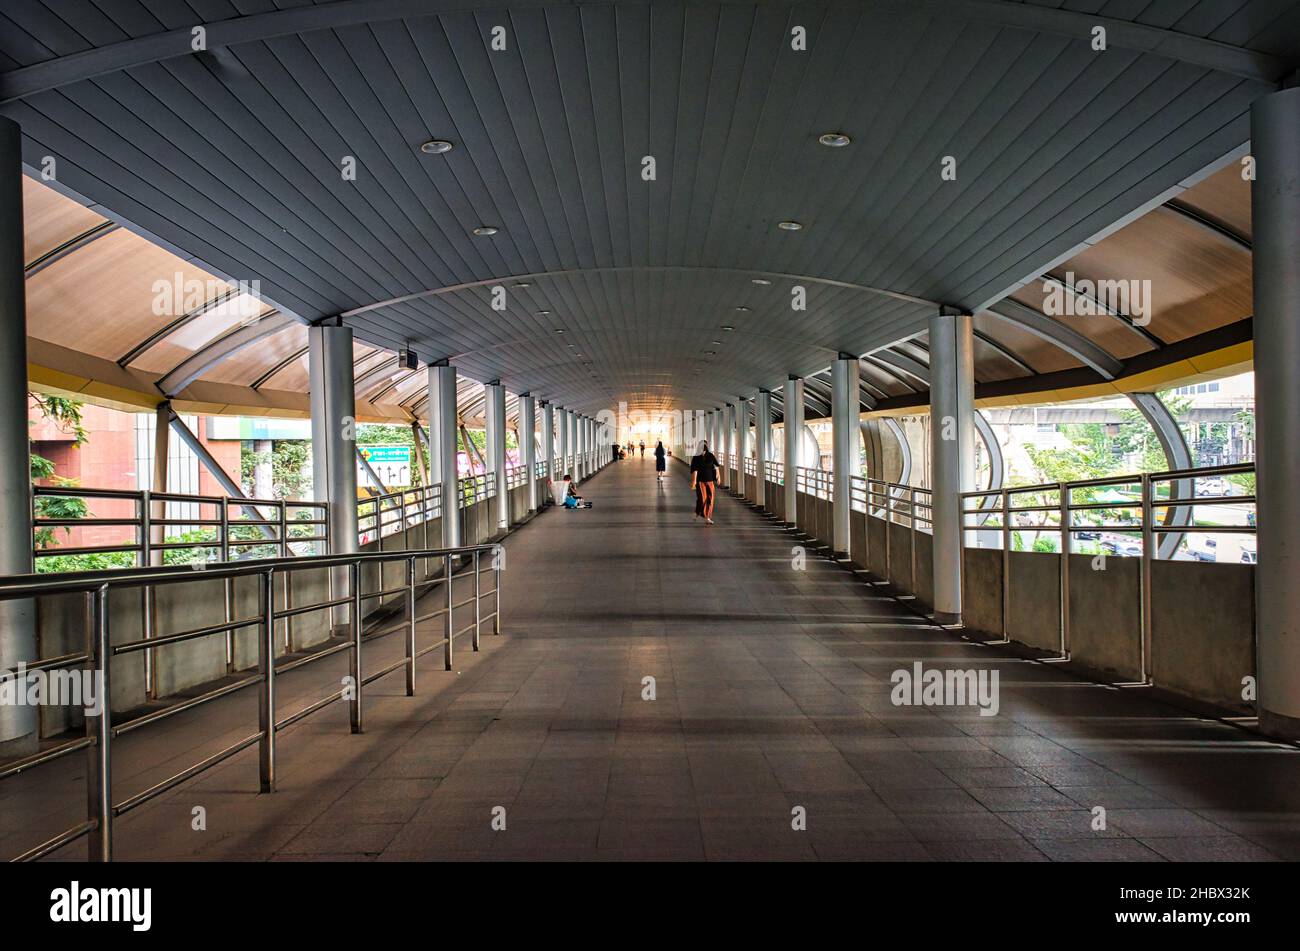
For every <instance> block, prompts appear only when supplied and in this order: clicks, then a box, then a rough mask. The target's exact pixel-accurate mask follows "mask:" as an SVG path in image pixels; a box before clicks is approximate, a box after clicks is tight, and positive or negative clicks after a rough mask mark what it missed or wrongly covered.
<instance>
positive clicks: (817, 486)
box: [795, 466, 835, 501]
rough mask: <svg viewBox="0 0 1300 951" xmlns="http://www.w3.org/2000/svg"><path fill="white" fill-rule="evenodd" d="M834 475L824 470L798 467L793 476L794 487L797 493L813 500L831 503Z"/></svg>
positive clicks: (833, 494) (833, 492) (833, 493)
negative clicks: (823, 500) (801, 493)
mask: <svg viewBox="0 0 1300 951" xmlns="http://www.w3.org/2000/svg"><path fill="white" fill-rule="evenodd" d="M834 478H835V474H834V473H833V472H830V471H828V470H826V469H810V468H808V467H807V466H800V467H799V469H798V472H796V474H795V487H796V488H797V489H798V491H800V492H803V493H804V494H806V495H811V496H814V497H815V498H819V499H825V500H827V501H833V500H834V498H835V482H834Z"/></svg>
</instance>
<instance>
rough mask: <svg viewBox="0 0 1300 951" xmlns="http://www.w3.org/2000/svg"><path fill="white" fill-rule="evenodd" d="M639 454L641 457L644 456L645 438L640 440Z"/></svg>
mask: <svg viewBox="0 0 1300 951" xmlns="http://www.w3.org/2000/svg"><path fill="white" fill-rule="evenodd" d="M641 455H642V457H644V456H645V440H644V439H642V440H641Z"/></svg>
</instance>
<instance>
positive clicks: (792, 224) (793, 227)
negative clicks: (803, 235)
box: [776, 221, 803, 231]
mask: <svg viewBox="0 0 1300 951" xmlns="http://www.w3.org/2000/svg"><path fill="white" fill-rule="evenodd" d="M776 226H777V227H778V228H780V229H781V230H782V231H802V230H803V225H801V224H800V223H799V222H797V221H778V222H777V223H776Z"/></svg>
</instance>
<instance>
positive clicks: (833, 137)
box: [817, 132, 853, 149]
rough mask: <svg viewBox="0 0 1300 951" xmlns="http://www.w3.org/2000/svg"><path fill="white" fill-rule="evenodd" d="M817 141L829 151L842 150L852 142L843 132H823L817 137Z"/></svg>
mask: <svg viewBox="0 0 1300 951" xmlns="http://www.w3.org/2000/svg"><path fill="white" fill-rule="evenodd" d="M817 141H818V142H820V143H821V144H822V145H824V146H826V147H827V148H830V149H842V148H844V146H846V145H848V144H849V143H850V142H852V141H853V140H852V139H850V138H849V137H848V136H847V135H845V134H844V133H843V132H823V133H822V134H821V135H819V136H817Z"/></svg>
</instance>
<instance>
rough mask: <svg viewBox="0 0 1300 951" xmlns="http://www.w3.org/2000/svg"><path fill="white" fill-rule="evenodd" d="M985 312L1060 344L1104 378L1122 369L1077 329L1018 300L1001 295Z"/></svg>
mask: <svg viewBox="0 0 1300 951" xmlns="http://www.w3.org/2000/svg"><path fill="white" fill-rule="evenodd" d="M988 312H989V313H991V314H993V315H994V316H995V317H1001V318H1002V319H1003V320H1006V321H1009V322H1011V323H1013V324H1016V325H1018V326H1020V327H1023V328H1024V329H1025V330H1027V331H1029V332H1030V333H1031V334H1033V335H1034V336H1035V337H1040V338H1042V339H1043V340H1046V341H1047V342H1048V343H1051V344H1053V345H1055V346H1057V347H1060V348H1061V349H1062V350H1064V351H1065V352H1066V353H1068V354H1069V355H1070V356H1072V357H1074V358H1075V359H1076V360H1078V361H1079V362H1080V363H1082V364H1083V365H1084V366H1086V367H1090V368H1091V369H1093V370H1095V371H1096V372H1097V373H1099V374H1101V376H1102V377H1104V378H1105V379H1107V380H1114V379H1116V378H1117V377H1118V376H1119V375H1120V374H1121V373H1122V372H1124V364H1123V363H1121V362H1120V361H1119V360H1117V359H1116V358H1115V357H1113V356H1111V355H1110V353H1108V352H1107V351H1106V350H1104V349H1102V348H1101V347H1099V346H1097V345H1096V344H1095V343H1093V342H1092V341H1091V340H1089V339H1088V338H1087V337H1085V336H1084V335H1083V334H1081V333H1079V332H1078V331H1077V330H1071V329H1070V328H1069V327H1067V326H1065V324H1063V323H1061V322H1060V321H1057V320H1053V319H1052V318H1051V317H1048V316H1047V315H1046V314H1043V313H1040V312H1039V311H1036V310H1034V309H1033V308H1032V307H1026V306H1025V305H1024V304H1022V303H1020V302H1019V301H1015V300H1012V299H1011V298H1009V297H1008V298H1005V299H1003V300H1000V301H998V303H996V304H994V305H993V306H992V307H990V308H988Z"/></svg>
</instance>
